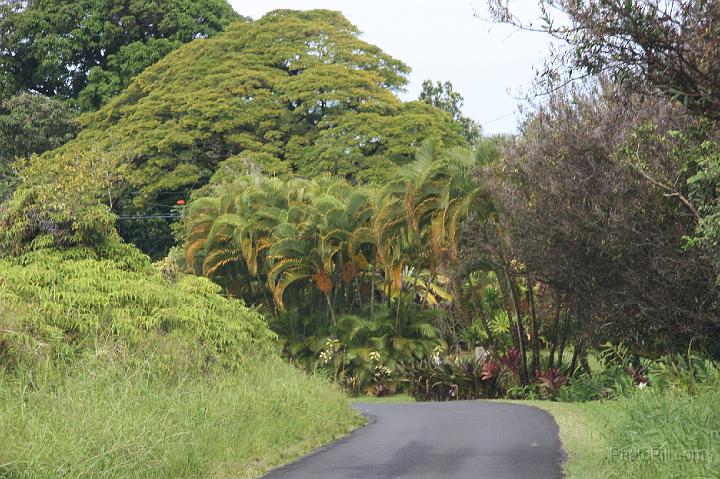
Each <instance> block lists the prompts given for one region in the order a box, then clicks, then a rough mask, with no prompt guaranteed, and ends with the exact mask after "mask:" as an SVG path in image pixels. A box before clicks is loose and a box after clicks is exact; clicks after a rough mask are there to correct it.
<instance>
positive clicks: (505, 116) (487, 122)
mask: <svg viewBox="0 0 720 479" xmlns="http://www.w3.org/2000/svg"><path fill="white" fill-rule="evenodd" d="M513 115H515V112H512V113H508V114H507V115H503V116H500V117H498V118H493V119H492V120H488V121H485V122H483V123H480V125H483V126H484V125H488V124H490V123H493V122H496V121H500V120H504V119H505V118H507V117H509V116H513Z"/></svg>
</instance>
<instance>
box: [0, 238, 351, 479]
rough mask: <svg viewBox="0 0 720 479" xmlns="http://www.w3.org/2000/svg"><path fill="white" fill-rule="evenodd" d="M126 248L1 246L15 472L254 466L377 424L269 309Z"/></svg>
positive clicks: (230, 471) (195, 472)
mask: <svg viewBox="0 0 720 479" xmlns="http://www.w3.org/2000/svg"><path fill="white" fill-rule="evenodd" d="M111 246H112V245H111ZM113 248H114V249H112V248H110V249H109V250H108V252H106V253H103V254H100V253H97V252H95V251H92V250H85V249H77V248H76V249H70V250H42V249H40V250H38V251H35V252H33V253H31V254H27V255H25V256H22V257H19V258H2V259H0V433H1V434H2V438H0V478H7V479H26V478H27V479H31V478H38V479H40V478H43V479H44V478H59V477H74V478H156V477H162V478H225V477H233V478H241V479H242V478H253V477H259V476H261V475H262V474H263V473H264V472H266V471H267V470H268V469H270V468H272V467H274V466H277V465H280V464H284V463H287V462H290V461H292V460H294V459H295V458H297V457H298V456H301V455H303V454H306V453H307V452H310V451H311V450H313V449H314V448H316V447H318V446H321V445H323V444H325V443H327V442H330V441H332V440H334V439H336V438H338V437H341V436H343V435H344V434H346V433H347V432H349V431H350V430H352V429H353V428H355V427H357V426H358V425H360V424H361V423H362V418H360V416H359V415H358V414H357V413H355V412H354V410H353V409H352V408H351V406H350V401H349V400H348V398H347V397H346V396H345V394H343V393H342V392H341V391H340V390H339V389H338V388H337V387H335V386H332V385H331V384H330V383H329V381H327V380H325V379H322V378H320V377H313V376H308V375H307V374H306V373H304V372H303V371H300V370H299V369H297V368H295V367H294V366H292V365H290V364H288V363H286V362H284V361H283V360H282V359H281V358H280V357H279V354H278V353H277V351H276V345H275V339H276V336H275V335H274V334H273V333H272V332H271V331H270V330H269V329H268V327H267V324H266V322H265V320H264V319H263V318H262V316H260V314H258V313H257V312H256V311H254V310H251V309H249V308H247V307H245V306H244V305H243V303H242V302H240V301H234V300H230V299H226V298H224V297H222V296H221V295H220V294H218V293H219V292H220V288H219V287H218V286H216V285H213V284H212V283H210V282H209V281H207V280H205V279H202V278H195V277H190V276H185V275H182V274H179V273H178V272H177V271H176V270H173V269H172V268H167V266H168V265H160V268H155V267H153V265H151V264H150V262H149V260H148V259H147V258H146V257H144V256H142V255H140V253H139V252H137V251H136V250H134V249H133V248H132V247H129V246H127V245H122V244H120V245H114V246H113Z"/></svg>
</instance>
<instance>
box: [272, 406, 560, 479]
mask: <svg viewBox="0 0 720 479" xmlns="http://www.w3.org/2000/svg"><path fill="white" fill-rule="evenodd" d="M355 408H356V409H358V410H359V411H360V412H361V413H362V414H364V415H365V416H366V417H367V418H368V425H367V426H365V427H363V428H360V429H358V430H357V431H355V432H353V433H352V434H350V435H349V436H347V437H345V438H344V439H341V440H340V441H338V442H336V443H333V444H331V445H329V446H327V447H324V448H322V449H319V450H318V451H315V452H314V453H312V454H311V455H309V456H306V457H304V458H302V459H300V460H299V461H297V462H295V463H292V464H290V465H288V466H285V467H282V468H280V469H276V470H274V471H271V472H270V473H269V474H268V475H267V476H265V479H290V478H292V479H354V478H358V479H359V478H362V479H386V478H396V477H405V478H417V479H425V478H427V479H442V478H453V479H466V478H467V479H470V478H472V479H475V478H488V479H520V478H523V479H525V478H533V479H544V478H560V477H562V472H561V466H560V465H561V462H562V460H563V453H562V449H561V444H560V439H559V438H558V427H557V424H555V421H554V420H553V418H552V416H550V415H549V414H548V413H546V412H545V411H541V410H540V409H537V408H532V407H528V406H520V405H514V404H500V403H491V402H483V401H454V402H444V403H414V404H362V403H358V404H355Z"/></svg>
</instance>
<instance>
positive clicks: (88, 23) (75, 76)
mask: <svg viewBox="0 0 720 479" xmlns="http://www.w3.org/2000/svg"><path fill="white" fill-rule="evenodd" d="M239 18H240V17H239V15H238V14H237V13H235V11H234V10H233V9H232V7H231V6H230V5H229V4H228V3H227V1H225V0H163V1H158V0H152V1H138V0H29V1H28V0H2V1H0V32H1V33H0V98H6V97H9V96H12V95H14V94H15V93H17V92H21V91H33V92H36V93H41V94H43V95H46V96H56V95H57V96H60V97H63V98H77V97H78V96H81V97H82V102H81V103H82V106H83V107H84V108H86V109H89V108H94V107H97V106H99V105H100V104H102V103H104V102H105V101H107V99H109V97H110V96H112V95H113V94H115V93H117V92H118V91H120V90H121V89H122V88H124V87H125V86H126V85H127V84H128V83H129V80H130V78H131V77H133V76H134V75H136V74H138V73H140V72H141V71H142V70H144V69H145V68H146V67H148V66H149V65H151V64H153V63H154V62H155V61H157V60H158V59H160V58H161V57H162V56H164V55H165V54H167V53H168V52H169V51H171V50H172V49H174V48H177V47H178V46H180V45H181V44H183V43H187V42H190V41H192V40H194V39H195V38H199V37H208V36H211V35H214V34H215V33H217V32H219V31H221V30H222V29H223V28H224V27H225V25H227V24H228V23H230V22H232V21H235V20H238V19H239Z"/></svg>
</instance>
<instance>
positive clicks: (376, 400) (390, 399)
mask: <svg viewBox="0 0 720 479" xmlns="http://www.w3.org/2000/svg"><path fill="white" fill-rule="evenodd" d="M350 401H352V402H353V403H371V404H396V403H414V402H416V401H415V399H414V398H413V397H411V396H408V395H407V394H393V395H391V396H384V397H375V396H358V397H351V398H350Z"/></svg>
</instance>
